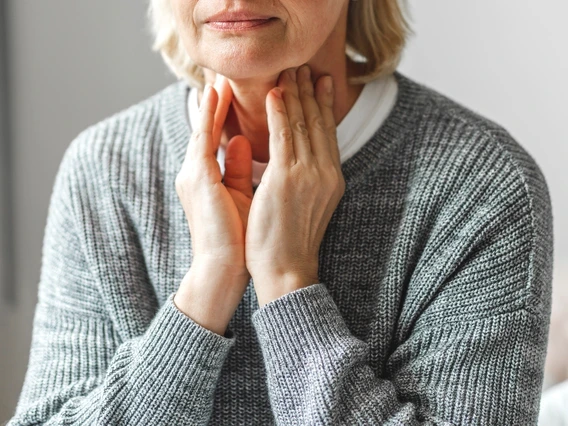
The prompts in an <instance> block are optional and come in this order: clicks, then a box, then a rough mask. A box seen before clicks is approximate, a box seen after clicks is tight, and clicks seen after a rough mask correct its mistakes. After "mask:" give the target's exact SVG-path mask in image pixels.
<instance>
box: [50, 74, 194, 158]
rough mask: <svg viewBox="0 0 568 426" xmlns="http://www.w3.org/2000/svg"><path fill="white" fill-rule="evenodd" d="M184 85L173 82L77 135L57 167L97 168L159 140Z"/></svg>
mask: <svg viewBox="0 0 568 426" xmlns="http://www.w3.org/2000/svg"><path fill="white" fill-rule="evenodd" d="M185 88H186V84H185V83H184V82H182V81H177V82H174V83H172V84H170V85H168V86H166V87H165V88H163V89H161V90H160V91H159V92H157V93H155V94H153V95H151V96H149V97H147V98H145V99H143V100H141V101H139V102H137V103H135V104H133V105H131V106H129V107H127V108H125V109H123V110H121V111H118V112H116V113H114V114H112V115H110V116H108V117H106V118H104V119H103V120H100V121H98V122H96V123H94V124H92V125H91V126H89V127H87V128H86V129H84V130H83V131H81V132H80V133H79V134H78V135H77V136H76V137H75V138H74V139H73V140H72V141H71V142H70V144H69V146H68V147H67V149H66V151H65V153H64V156H63V159H62V162H61V167H70V166H75V167H78V166H83V167H85V166H86V167H95V168H97V167H98V168H101V167H103V168H104V167H106V166H108V165H109V163H110V162H113V161H114V162H116V159H117V156H123V155H125V154H129V155H135V154H136V152H137V151H139V150H143V149H146V148H147V147H148V144H150V143H152V142H154V141H157V140H159V139H161V134H162V132H163V121H164V120H167V115H168V114H170V113H171V112H170V111H168V108H169V109H172V108H173V107H174V104H175V102H176V100H178V99H179V97H180V96H181V95H182V92H183V91H184V90H185Z"/></svg>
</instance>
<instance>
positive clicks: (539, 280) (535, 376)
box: [253, 176, 552, 425]
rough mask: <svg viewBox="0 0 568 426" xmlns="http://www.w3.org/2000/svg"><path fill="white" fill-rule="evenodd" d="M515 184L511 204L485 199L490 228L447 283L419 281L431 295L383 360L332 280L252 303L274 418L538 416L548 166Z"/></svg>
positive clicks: (546, 291)
mask: <svg viewBox="0 0 568 426" xmlns="http://www.w3.org/2000/svg"><path fill="white" fill-rule="evenodd" d="M509 185H511V183H509ZM519 188H521V190H520V191H519V192H518V194H519V196H518V197H516V198H515V199H514V200H509V199H508V200H501V201H499V203H500V206H499V209H501V208H503V206H505V209H506V212H507V213H506V214H498V215H492V213H494V212H495V209H493V212H492V211H491V208H490V207H489V206H487V210H486V211H485V214H484V216H485V217H486V218H487V220H486V223H487V224H488V227H490V228H491V229H490V230H488V229H486V231H487V232H486V233H485V235H484V236H483V237H482V238H480V239H479V241H478V243H476V244H475V245H474V246H473V247H472V248H471V249H470V250H469V252H468V253H466V254H465V255H464V257H463V260H462V261H461V263H460V264H459V265H457V266H456V268H455V270H453V272H452V273H450V274H448V276H447V277H446V278H445V279H444V280H442V282H441V285H439V286H438V287H437V288H436V289H435V290H427V289H426V288H422V290H420V291H418V290H416V291H415V293H417V292H420V293H421V294H424V293H425V292H427V291H431V292H432V296H431V297H430V296H429V297H430V299H429V300H428V301H427V303H423V304H422V305H421V306H419V307H418V308H416V309H415V311H416V314H415V315H414V319H413V320H412V323H411V326H409V327H408V332H407V333H404V334H403V337H402V338H400V339H398V338H397V339H396V340H395V342H396V343H395V347H393V348H392V350H391V352H390V354H389V355H387V357H388V358H387V359H385V360H382V362H381V361H380V360H379V362H378V364H379V365H381V364H384V365H385V366H386V367H385V370H384V371H377V370H376V369H373V368H372V367H371V364H370V358H371V357H372V356H373V354H371V353H370V347H369V344H368V343H367V342H365V341H363V340H360V339H359V338H357V337H356V336H354V335H353V334H352V333H351V332H350V330H349V328H348V326H347V325H346V322H345V321H344V319H343V318H342V315H341V312H340V310H339V309H338V306H337V305H336V303H334V300H333V298H332V296H331V294H330V291H329V290H328V288H327V286H326V285H325V283H317V284H313V285H311V286H309V287H306V288H302V289H299V290H296V291H293V292H291V293H288V294H286V295H284V296H282V297H280V298H278V299H275V300H273V301H271V302H269V303H267V304H266V305H264V306H263V307H261V308H260V309H258V310H257V311H255V313H254V314H253V324H254V326H255V329H256V331H257V335H258V338H259V341H260V345H261V348H262V353H263V358H264V363H265V367H266V371H267V383H268V389H269V395H270V401H271V405H272V409H273V412H274V416H275V418H276V421H277V424H280V425H297V424H302V425H308V424H309V425H355V424H360V425H363V424H365V425H371V424H373V425H415V424H428V425H462V424H468V425H471V424H476V425H478V424H479V425H486V424H503V425H505V424H508V425H513V424H515V425H516V424H526V425H529V424H536V419H537V415H538V409H539V399H540V391H541V385H542V376H543V365H544V358H545V354H546V342H547V333H548V318H549V305H550V287H551V280H552V277H551V271H552V216H551V205H550V200H549V198H548V191H547V189H546V186H545V183H544V178H543V177H542V176H539V177H538V179H537V180H535V181H533V182H531V181H530V180H529V181H528V188H529V191H526V186H524V183H522V184H521V185H519ZM522 188H525V190H522ZM535 191H536V192H537V193H538V195H537V196H532V194H534V193H535ZM528 195H530V197H529V196H528ZM482 207H483V208H485V206H482ZM467 226H469V224H467V225H466V227H467ZM463 232H466V233H463V234H462V235H467V232H471V229H470V230H467V229H464V230H463ZM430 252H432V251H430ZM438 253H443V251H442V250H438ZM441 255H442V254H440V256H441ZM439 261H440V262H443V261H444V260H443V259H439ZM431 274H432V272H428V271H426V270H423V271H421V273H420V274H415V276H413V279H416V280H427V279H430V277H431ZM411 285H412V284H411ZM347 291H348V290H347ZM407 297H409V296H408V295H407ZM374 358H375V361H377V360H376V356H374Z"/></svg>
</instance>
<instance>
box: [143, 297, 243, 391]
mask: <svg viewBox="0 0 568 426" xmlns="http://www.w3.org/2000/svg"><path fill="white" fill-rule="evenodd" d="M174 296H175V293H173V294H171V295H170V296H169V297H168V298H167V300H166V302H165V304H164V305H163V306H162V307H161V309H160V310H159V311H158V314H157V315H156V316H155V317H154V319H153V321H152V323H151V324H150V327H149V328H148V330H147V332H146V333H145V336H146V337H145V338H144V339H142V342H141V346H140V354H141V355H142V356H141V359H142V360H144V362H145V363H148V366H149V367H150V368H151V369H155V370H154V371H159V370H162V369H164V368H167V369H168V370H170V371H179V372H188V373H189V372H191V373H192V374H190V375H189V376H186V375H184V374H177V377H178V378H179V379H181V380H182V381H184V382H187V383H186V385H188V384H189V382H199V381H201V380H204V381H205V382H207V381H210V380H213V381H216V379H217V376H218V374H219V373H220V371H221V368H222V366H223V364H224V362H225V359H226V358H227V355H228V353H229V350H230V349H231V347H232V346H233V345H234V344H235V337H234V335H233V333H232V331H230V330H229V329H227V331H226V332H225V335H224V336H221V335H219V334H217V333H215V332H213V331H211V330H208V329H206V328H205V327H203V326H201V325H200V324H198V323H196V322H195V321H194V320H193V319H191V318H190V317H188V316H187V315H185V314H184V313H183V312H182V311H180V310H179V309H178V308H177V307H176V305H175V304H174V301H173V299H174ZM165 359H167V361H168V362H167V363H165V362H164V360H165ZM194 384H197V383H194ZM205 386H207V385H205Z"/></svg>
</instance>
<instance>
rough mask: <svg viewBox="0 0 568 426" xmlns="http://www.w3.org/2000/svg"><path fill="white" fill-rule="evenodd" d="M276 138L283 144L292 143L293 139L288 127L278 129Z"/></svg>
mask: <svg viewBox="0 0 568 426" xmlns="http://www.w3.org/2000/svg"><path fill="white" fill-rule="evenodd" d="M278 136H279V137H280V139H282V140H283V141H284V142H292V140H293V138H294V137H293V135H292V130H291V129H290V128H289V127H284V128H282V129H280V131H279V132H278Z"/></svg>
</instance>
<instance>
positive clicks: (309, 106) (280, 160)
mask: <svg viewBox="0 0 568 426" xmlns="http://www.w3.org/2000/svg"><path fill="white" fill-rule="evenodd" d="M333 99H334V93H333V84H332V80H331V77H330V76H324V77H321V78H320V79H319V80H318V81H317V84H316V85H315V91H314V84H313V83H312V80H311V76H310V69H309V67H308V66H307V65H304V66H302V67H300V68H298V69H297V70H294V69H289V70H286V71H283V72H282V73H281V75H280V78H279V80H278V86H277V87H276V88H274V89H272V90H271V91H270V92H269V93H268V95H267V97H266V109H267V115H268V129H269V132H270V141H269V150H270V161H269V163H268V166H267V168H266V170H265V171H264V174H263V176H262V180H261V182H260V184H259V186H258V188H257V190H256V192H255V194H254V198H253V201H252V205H251V208H250V212H249V218H248V227H247V231H246V242H245V250H246V255H245V258H246V266H247V269H248V271H249V272H250V274H251V276H252V278H253V281H254V286H255V291H256V294H257V298H258V301H259V306H263V305H265V304H266V303H268V302H270V301H272V300H274V299H277V298H278V297H280V296H282V295H284V294H287V293H289V292H291V291H294V290H297V289H300V288H303V287H307V286H309V285H311V284H315V283H318V282H319V278H318V266H319V259H318V253H319V247H320V244H321V242H322V239H323V236H324V233H325V230H326V228H327V225H328V224H329V221H330V219H331V216H332V215H333V212H334V211H335V209H336V207H337V205H338V204H339V200H340V199H341V197H342V196H343V193H344V191H345V180H344V178H343V173H342V171H341V162H340V157H339V149H338V146H337V138H336V125H335V119H334V115H333Z"/></svg>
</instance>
